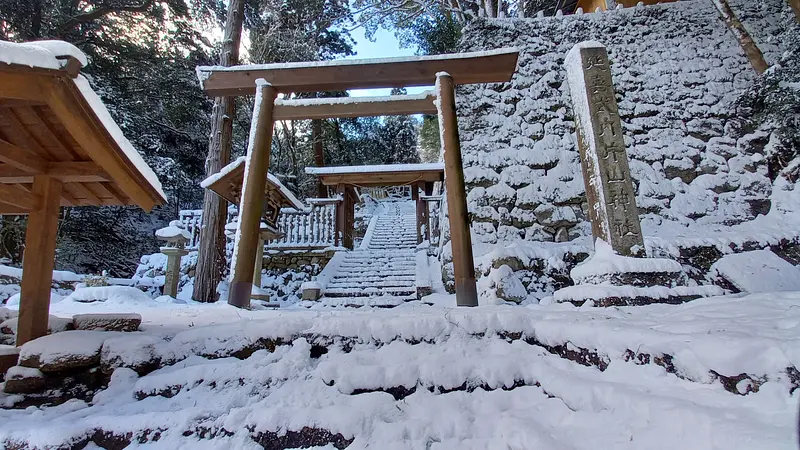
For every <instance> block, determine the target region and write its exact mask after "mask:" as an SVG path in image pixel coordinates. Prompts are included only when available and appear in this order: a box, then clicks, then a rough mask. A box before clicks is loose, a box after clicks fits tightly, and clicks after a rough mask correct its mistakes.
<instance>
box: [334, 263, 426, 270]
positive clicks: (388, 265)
mask: <svg viewBox="0 0 800 450" xmlns="http://www.w3.org/2000/svg"><path fill="white" fill-rule="evenodd" d="M339 268H340V269H347V268H358V269H390V268H391V269H401V268H402V269H412V270H413V269H414V268H416V264H414V263H413V262H411V261H343V262H342V264H341V265H340V266H339Z"/></svg>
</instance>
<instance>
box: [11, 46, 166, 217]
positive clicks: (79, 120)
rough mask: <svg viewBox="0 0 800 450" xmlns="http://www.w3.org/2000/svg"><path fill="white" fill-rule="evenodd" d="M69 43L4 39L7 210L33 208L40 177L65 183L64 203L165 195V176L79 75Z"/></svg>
mask: <svg viewBox="0 0 800 450" xmlns="http://www.w3.org/2000/svg"><path fill="white" fill-rule="evenodd" d="M85 62H86V59H85V56H84V55H83V54H82V53H81V52H80V51H79V50H78V49H77V48H75V47H73V46H71V45H70V44H67V43H64V42H53V41H50V42H44V43H28V44H14V43H9V42H0V214H27V213H29V212H30V211H32V210H35V209H36V208H37V205H38V204H39V203H40V200H41V199H40V198H38V197H37V195H36V194H34V193H32V183H33V177H34V176H36V175H50V176H52V177H54V178H57V179H60V180H61V181H62V182H63V183H64V184H63V189H62V194H61V206H89V205H134V204H135V205H139V206H141V207H142V208H143V209H145V210H150V209H151V208H152V207H153V206H156V205H160V204H163V203H164V202H166V195H165V194H164V191H163V190H162V188H161V183H160V182H159V181H158V178H157V177H156V175H155V174H154V173H153V171H152V170H151V169H150V168H149V167H148V166H147V164H145V162H144V160H143V159H142V157H141V155H139V153H138V152H137V151H136V149H135V148H133V146H132V145H131V143H130V142H129V141H128V140H127V139H126V138H125V136H124V135H123V134H122V131H121V130H120V129H119V127H118V126H117V124H116V123H115V122H114V120H113V119H112V118H111V116H110V114H109V113H108V110H107V109H106V108H105V106H103V103H102V101H101V100H100V98H99V97H98V96H97V94H96V93H95V92H94V91H93V90H92V88H91V87H90V86H89V83H88V82H87V81H86V79H85V78H84V77H82V76H80V75H79V74H78V72H79V70H80V68H81V67H82V66H83V64H85Z"/></svg>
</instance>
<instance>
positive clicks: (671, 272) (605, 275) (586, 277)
mask: <svg viewBox="0 0 800 450" xmlns="http://www.w3.org/2000/svg"><path fill="white" fill-rule="evenodd" d="M569 275H570V278H572V280H573V281H574V282H575V284H576V285H580V284H601V283H610V284H614V285H617V286H625V285H631V286H637V287H648V286H653V287H655V286H677V285H682V284H686V281H687V277H686V274H685V273H683V268H682V267H681V264H680V263H679V262H678V261H674V260H672V259H666V258H634V257H630V256H622V255H618V254H616V253H615V252H614V250H613V249H612V248H611V246H609V245H608V244H607V243H605V242H604V241H602V240H600V239H598V240H597V242H596V244H595V253H594V255H592V256H590V257H589V258H588V259H586V260H585V261H584V262H582V263H580V264H578V265H577V266H576V267H575V268H574V269H572V270H571V271H570V274H569Z"/></svg>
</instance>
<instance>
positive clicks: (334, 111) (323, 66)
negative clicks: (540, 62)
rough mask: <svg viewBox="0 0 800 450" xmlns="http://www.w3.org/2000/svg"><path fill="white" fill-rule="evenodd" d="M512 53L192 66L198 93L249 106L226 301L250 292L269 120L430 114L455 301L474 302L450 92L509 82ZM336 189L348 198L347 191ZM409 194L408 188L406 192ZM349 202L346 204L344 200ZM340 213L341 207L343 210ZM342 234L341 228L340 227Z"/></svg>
mask: <svg viewBox="0 0 800 450" xmlns="http://www.w3.org/2000/svg"><path fill="white" fill-rule="evenodd" d="M518 57H519V52H518V51H516V50H514V49H501V50H492V51H487V52H474V53H461V54H452V55H430V56H418V57H410V58H386V59H368V60H338V61H321V62H320V61H314V62H302V63H289V64H267V65H248V66H233V67H218V66H212V67H198V69H197V73H198V77H199V79H200V82H201V84H202V86H203V89H204V90H205V91H206V92H207V93H208V94H209V95H213V96H229V95H248V94H253V93H255V95H256V101H255V107H254V109H253V121H252V124H251V134H250V136H251V141H250V143H249V148H248V158H247V160H246V168H245V170H244V174H245V175H244V182H243V187H242V198H241V202H240V208H239V213H240V220H239V225H238V227H239V228H238V230H237V233H236V236H237V240H236V242H235V243H234V257H233V267H232V268H231V275H230V279H231V285H230V291H229V295H228V303H230V304H231V305H234V306H238V307H247V306H249V304H250V297H251V294H252V290H253V263H254V259H253V258H254V256H255V252H256V244H257V238H258V229H259V219H260V217H261V214H262V208H263V202H262V199H261V196H262V194H261V193H262V192H263V191H264V186H265V184H266V182H267V181H266V180H267V170H268V169H269V157H270V150H271V146H272V132H273V130H272V129H273V126H274V123H275V121H276V120H295V119H322V118H336V117H358V116H379V115H396V114H418V113H433V112H436V113H437V116H438V117H439V127H440V132H441V135H442V137H443V139H442V145H443V148H444V166H445V167H444V175H445V184H446V191H447V205H448V217H449V221H450V237H451V245H452V249H453V266H454V272H455V286H456V302H457V304H458V305H462V306H476V305H477V304H478V296H477V289H476V285H475V273H474V263H473V260H472V242H471V238H470V231H469V217H468V214H467V202H466V191H465V188H464V170H463V165H462V161H461V146H460V142H459V137H458V120H457V118H456V105H455V86H456V85H457V84H470V83H501V82H508V81H510V80H511V77H512V75H513V74H514V72H515V71H516V65H517V59H518ZM432 84H434V85H435V87H436V89H435V91H434V92H433V93H432V94H428V93H425V94H424V95H423V96H391V97H377V98H357V99H315V100H290V99H277V96H278V93H283V94H288V93H296V92H321V91H343V90H349V89H366V88H391V87H409V86H429V85H432ZM346 186H347V185H344V184H338V185H337V191H339V190H340V194H342V195H343V196H344V198H345V199H347V198H348V197H349V198H351V199H352V197H353V193H352V187H350V188H347V187H346ZM412 191H413V189H412ZM351 203H352V201H351ZM343 210H344V211H345V212H343V213H342V214H343V215H344V214H346V215H347V216H349V215H350V214H347V213H346V211H347V208H343ZM345 228H346V226H345Z"/></svg>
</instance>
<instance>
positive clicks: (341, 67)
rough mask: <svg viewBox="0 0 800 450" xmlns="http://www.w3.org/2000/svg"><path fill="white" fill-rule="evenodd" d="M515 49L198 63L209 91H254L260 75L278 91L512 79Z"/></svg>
mask: <svg viewBox="0 0 800 450" xmlns="http://www.w3.org/2000/svg"><path fill="white" fill-rule="evenodd" d="M518 57H519V52H517V51H516V50H509V49H505V50H495V51H492V52H475V53H459V54H451V55H428V56H418V57H411V58H409V57H400V58H385V59H365V60H360V61H359V60H336V61H313V62H301V63H289V64H264V65H249V66H233V67H225V68H222V67H217V66H212V67H198V76H199V77H200V79H201V80H202V85H203V89H204V90H205V91H206V93H207V94H208V95H210V96H212V97H226V96H237V95H253V93H254V92H255V83H256V80H258V79H259V78H263V79H265V80H267V81H268V82H269V83H270V84H272V86H274V87H275V88H276V89H278V90H279V91H280V92H324V91H345V90H348V89H368V88H394V87H411V86H429V85H430V84H431V81H432V80H434V79H435V78H436V74H437V73H438V72H447V73H449V74H450V75H451V76H452V77H453V78H454V79H455V81H456V83H458V84H471V83H502V82H507V81H510V80H511V76H512V75H513V74H514V71H515V70H516V67H517V58H518Z"/></svg>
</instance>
